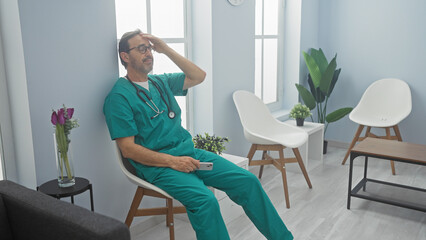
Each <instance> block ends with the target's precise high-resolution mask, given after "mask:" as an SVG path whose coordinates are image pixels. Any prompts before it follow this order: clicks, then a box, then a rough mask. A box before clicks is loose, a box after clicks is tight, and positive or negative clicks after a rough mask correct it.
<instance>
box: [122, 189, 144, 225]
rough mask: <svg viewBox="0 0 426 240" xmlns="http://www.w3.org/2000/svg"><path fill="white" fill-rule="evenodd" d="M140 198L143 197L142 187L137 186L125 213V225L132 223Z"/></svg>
mask: <svg viewBox="0 0 426 240" xmlns="http://www.w3.org/2000/svg"><path fill="white" fill-rule="evenodd" d="M142 198H143V188H141V187H138V188H137V189H136V193H135V196H134V197H133V201H132V204H131V205H130V209H129V213H128V214H127V217H126V221H125V223H126V225H127V227H130V225H131V224H132V222H133V218H134V217H135V214H136V211H137V210H138V207H139V205H140V203H141V201H142Z"/></svg>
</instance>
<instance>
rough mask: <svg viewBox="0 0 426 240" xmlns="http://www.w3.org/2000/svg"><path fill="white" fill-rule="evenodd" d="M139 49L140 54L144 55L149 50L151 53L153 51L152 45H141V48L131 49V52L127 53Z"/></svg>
mask: <svg viewBox="0 0 426 240" xmlns="http://www.w3.org/2000/svg"><path fill="white" fill-rule="evenodd" d="M135 48H136V49H138V51H139V52H140V53H142V54H144V53H146V51H147V50H149V51H152V45H148V46H147V45H145V44H141V45H139V46H136V47H132V48H130V49H129V50H127V52H130V51H132V50H133V49H135Z"/></svg>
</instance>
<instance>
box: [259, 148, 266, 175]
mask: <svg viewBox="0 0 426 240" xmlns="http://www.w3.org/2000/svg"><path fill="white" fill-rule="evenodd" d="M265 159H266V151H263V153H262V160H265ZM263 167H264V165H262V166H260V170H259V179H261V178H262V174H263Z"/></svg>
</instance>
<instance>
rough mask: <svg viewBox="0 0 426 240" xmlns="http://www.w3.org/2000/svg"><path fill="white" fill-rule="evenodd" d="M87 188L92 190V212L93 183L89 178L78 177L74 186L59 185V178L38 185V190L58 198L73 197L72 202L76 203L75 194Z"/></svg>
mask: <svg viewBox="0 0 426 240" xmlns="http://www.w3.org/2000/svg"><path fill="white" fill-rule="evenodd" d="M87 190H90V207H91V209H92V212H94V207H93V190H92V184H91V183H90V182H89V180H87V179H85V178H81V177H76V178H75V184H74V186H71V187H66V188H62V187H59V185H58V180H57V179H54V180H51V181H48V182H46V183H43V184H42V185H41V186H39V187H37V191H40V192H42V193H44V194H47V195H49V196H52V197H54V198H57V199H61V198H63V197H71V203H72V204H74V196H75V195H77V194H80V193H82V192H85V191H87Z"/></svg>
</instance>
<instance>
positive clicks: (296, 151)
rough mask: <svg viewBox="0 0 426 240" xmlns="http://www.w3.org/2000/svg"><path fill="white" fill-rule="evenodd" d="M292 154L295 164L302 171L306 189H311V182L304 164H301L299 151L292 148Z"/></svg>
mask: <svg viewBox="0 0 426 240" xmlns="http://www.w3.org/2000/svg"><path fill="white" fill-rule="evenodd" d="M293 153H294V155H295V156H296V159H297V162H298V163H299V166H300V169H301V170H302V173H303V176H304V177H305V179H306V182H307V183H308V187H309V188H312V184H311V180H310V179H309V176H308V172H307V171H306V168H305V164H304V163H303V160H302V156H300V152H299V149H297V148H293Z"/></svg>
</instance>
